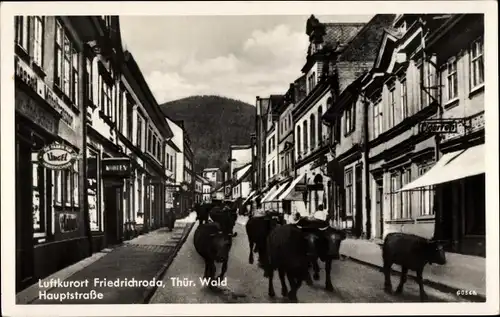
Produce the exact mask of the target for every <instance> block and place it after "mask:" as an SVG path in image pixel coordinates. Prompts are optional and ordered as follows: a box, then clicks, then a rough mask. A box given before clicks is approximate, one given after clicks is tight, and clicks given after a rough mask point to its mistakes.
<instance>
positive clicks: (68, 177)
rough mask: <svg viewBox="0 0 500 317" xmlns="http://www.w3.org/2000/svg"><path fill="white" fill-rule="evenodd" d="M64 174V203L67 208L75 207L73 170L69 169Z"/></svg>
mask: <svg viewBox="0 0 500 317" xmlns="http://www.w3.org/2000/svg"><path fill="white" fill-rule="evenodd" d="M63 174H64V188H65V193H64V202H65V205H66V206H67V207H71V206H73V198H74V197H73V193H72V189H73V175H72V174H73V173H72V172H71V170H69V169H67V170H64V171H63Z"/></svg>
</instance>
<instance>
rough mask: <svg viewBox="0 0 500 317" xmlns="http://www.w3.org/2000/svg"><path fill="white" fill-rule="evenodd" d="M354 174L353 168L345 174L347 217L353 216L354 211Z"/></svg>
mask: <svg viewBox="0 0 500 317" xmlns="http://www.w3.org/2000/svg"><path fill="white" fill-rule="evenodd" d="M352 179H353V172H352V168H351V169H349V170H347V171H346V172H345V198H346V200H345V208H346V209H345V211H346V216H352V213H353V211H354V192H353V187H352Z"/></svg>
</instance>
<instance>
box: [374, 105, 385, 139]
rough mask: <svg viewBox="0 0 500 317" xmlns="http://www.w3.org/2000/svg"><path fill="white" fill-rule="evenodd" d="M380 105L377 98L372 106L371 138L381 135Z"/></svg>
mask: <svg viewBox="0 0 500 317" xmlns="http://www.w3.org/2000/svg"><path fill="white" fill-rule="evenodd" d="M382 119H383V117H382V103H381V99H380V98H378V99H377V100H376V101H375V103H374V104H373V138H374V139H375V138H377V137H378V136H379V135H380V133H382V131H383V130H382V124H383V120H382Z"/></svg>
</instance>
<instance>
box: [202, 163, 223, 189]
mask: <svg viewBox="0 0 500 317" xmlns="http://www.w3.org/2000/svg"><path fill="white" fill-rule="evenodd" d="M202 175H203V177H204V178H206V179H208V180H209V181H210V182H211V183H212V187H214V188H215V187H218V186H220V184H222V171H221V170H220V168H218V167H210V168H205V169H204V170H203V172H202Z"/></svg>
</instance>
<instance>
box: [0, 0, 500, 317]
mask: <svg viewBox="0 0 500 317" xmlns="http://www.w3.org/2000/svg"><path fill="white" fill-rule="evenodd" d="M0 9H1V20H0V21H1V41H2V42H1V44H2V45H1V62H2V64H1V68H0V69H1V76H2V86H1V87H2V89H1V125H0V126H1V132H2V133H1V153H2V158H1V175H2V176H1V194H2V196H1V210H2V216H1V217H2V218H1V225H2V227H1V228H2V289H1V290H2V292H1V293H2V313H3V314H4V315H6V316H55V315H56V314H57V315H58V316H78V315H80V316H104V315H106V314H108V315H110V316H145V315H146V316H162V315H176V316H185V315H199V316H209V315H221V316H229V315H231V316H235V315H252V316H253V315H267V316H275V315H292V316H299V315H300V316H307V315H391V314H400V315H443V314H447V315H448V314H457V315H476V314H492V313H497V314H498V307H499V306H498V305H499V286H498V280H499V275H498V263H499V256H498V250H499V246H498V238H499V235H498V229H499V228H498V223H499V218H498V214H499V204H498V197H499V193H498V107H499V103H498V57H497V52H498V51H497V47H498V32H497V30H498V16H497V14H496V13H497V12H498V7H497V3H496V2H495V1H408V2H401V1H387V2H381V1H373V2H365V1H331V2H325V1H321V2H315V1H310V2H309V1H308V2H286V3H285V2H278V1H273V2H260V1H257V2H244V1H237V2H236V1H235V2H169V3H165V2H140V3H139V2H124V3H120V4H119V5H117V4H116V2H74V3H69V2H43V3H42V2H25V3H19V2H18V3H8V2H7V3H6V2H3V3H2V6H1V7H0ZM411 12H415V13H448V12H449V13H484V14H485V59H486V60H485V65H486V69H485V76H486V82H487V83H488V84H487V85H486V89H485V109H486V114H487V116H486V130H485V131H486V132H485V133H486V146H487V148H488V151H487V152H486V164H487V165H486V166H487V173H486V182H487V188H486V200H487V211H488V212H487V213H486V217H487V222H486V226H487V229H486V230H487V237H486V250H487V251H486V253H487V257H486V270H487V279H486V290H487V302H486V303H467V304H463V303H444V304H440V303H417V304H396V303H391V304H388V303H387V304H386V303H381V304H359V303H356V304H155V305H43V306H40V305H15V273H14V269H15V256H14V255H15V233H14V230H12V228H15V211H14V210H15V207H14V206H15V205H14V203H15V192H14V191H15V186H13V180H14V155H13V153H14V145H15V143H14V137H13V136H14V120H12V118H14V85H13V74H14V45H11V44H10V43H14V32H13V25H14V23H13V16H14V15H17V14H21V15H102V14H108V15H109V14H112V15H297V14H300V15H310V14H312V13H313V14H321V15H329V14H332V15H349V14H356V15H360V14H376V13H411ZM457 36H458V35H457ZM262 291H265V290H262Z"/></svg>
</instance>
